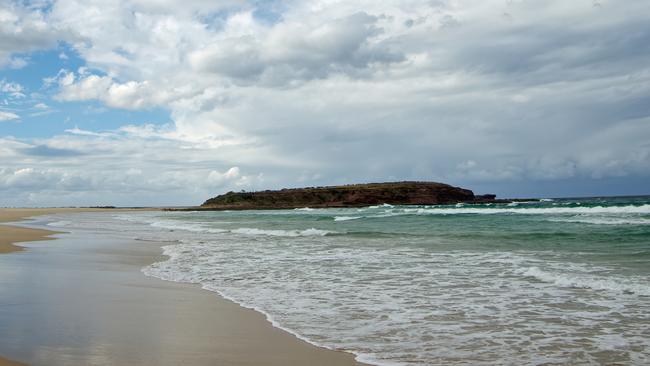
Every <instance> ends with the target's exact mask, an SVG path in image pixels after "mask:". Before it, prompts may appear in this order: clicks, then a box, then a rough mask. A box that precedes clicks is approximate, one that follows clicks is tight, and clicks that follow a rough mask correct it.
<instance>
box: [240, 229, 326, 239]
mask: <svg viewBox="0 0 650 366" xmlns="http://www.w3.org/2000/svg"><path fill="white" fill-rule="evenodd" d="M230 232H231V233H234V234H242V235H267V236H280V237H298V236H325V235H328V234H335V233H334V232H332V231H327V230H318V229H314V228H311V229H306V230H266V229H257V228H247V227H243V228H239V229H234V230H230Z"/></svg>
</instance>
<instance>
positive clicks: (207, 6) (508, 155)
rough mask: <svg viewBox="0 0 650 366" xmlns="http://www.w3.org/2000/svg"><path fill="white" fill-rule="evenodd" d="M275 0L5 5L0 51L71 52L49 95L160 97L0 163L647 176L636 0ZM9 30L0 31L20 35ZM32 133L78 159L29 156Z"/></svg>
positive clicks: (507, 177) (519, 180)
mask: <svg viewBox="0 0 650 366" xmlns="http://www.w3.org/2000/svg"><path fill="white" fill-rule="evenodd" d="M273 3H274V4H275V5H269V4H271V3H267V2H248V1H226V2H214V1H202V0H190V1H183V2H180V1H172V0H140V1H126V0H125V1H120V2H109V3H107V2H105V1H80V0H79V1H76V0H59V1H55V2H53V3H52V4H51V7H49V8H48V9H47V10H45V9H39V8H36V9H32V10H29V9H27V8H24V7H19V6H18V5H15V4H13V3H12V4H13V5H11V6H9V7H8V9H9V10H6V12H8V13H7V14H9V13H10V14H13V15H11V16H13V18H11V20H10V21H9V22H8V23H7V24H12V25H13V27H14V28H15V27H16V25H20V26H22V27H23V28H25V27H27V28H25V29H28V28H29V29H32V28H33V29H34V32H31V33H30V34H29V37H28V35H27V34H26V33H21V34H20V37H23V38H25V37H27V38H30V37H31V38H33V39H32V40H29V39H28V40H27V41H25V42H26V43H25V47H19V46H17V44H18V43H20V42H17V41H16V42H14V43H12V44H14V46H11V47H7V48H6V51H0V59H5V60H8V59H9V57H14V55H15V54H19V53H20V52H28V51H29V50H32V49H37V48H47V47H51V45H52V44H53V43H52V42H53V41H52V37H54V38H56V39H57V40H61V41H66V42H67V44H69V45H70V47H71V48H73V49H74V54H75V55H77V54H78V55H79V57H81V58H82V59H83V60H84V61H85V63H86V65H85V66H84V68H82V69H78V70H61V71H60V72H59V73H58V74H57V75H52V76H51V77H50V78H47V79H46V80H45V81H44V83H45V86H46V89H47V90H52V92H53V93H55V95H56V96H55V99H56V101H58V102H74V101H99V102H101V103H103V104H104V105H105V106H106V107H110V108H119V109H125V110H143V109H150V108H162V109H164V110H167V111H168V112H169V115H170V118H171V120H172V123H169V124H166V125H164V126H160V125H158V126H156V125H154V124H149V123H150V122H152V121H123V122H122V127H121V128H113V129H111V130H107V129H106V128H104V127H103V126H94V130H93V131H89V130H84V129H80V128H73V129H70V128H69V126H65V128H66V129H67V131H66V133H65V134H62V135H58V136H51V137H49V138H43V139H40V140H34V139H32V140H28V139H26V140H24V141H23V142H24V143H26V144H28V149H27V150H21V149H18V148H15V149H13V148H12V149H11V151H12V154H14V155H12V159H11V161H7V160H4V161H3V160H0V163H2V164H5V165H2V166H6V167H9V166H10V167H11V169H13V170H12V173H11V174H14V173H15V172H16V171H18V170H20V169H25V168H29V169H33V173H30V174H31V176H38V175H35V174H37V173H38V172H48V173H47V174H48V176H50V175H56V176H57V177H58V176H61V175H62V174H64V173H67V174H69V175H75V174H76V176H79V177H83V178H80V181H81V182H85V184H87V186H86V188H85V189H87V190H89V192H92V190H98V191H102V192H118V193H112V194H114V195H115V198H116V199H124V200H125V201H128V202H132V200H130V199H127V198H125V197H127V196H128V195H129V194H131V195H132V196H131V197H146V199H147V200H149V199H151V200H152V201H153V200H154V198H153V196H147V195H146V194H145V195H143V193H142V192H147V187H148V189H149V190H150V191H151V192H158V193H159V194H161V195H163V194H162V193H161V192H166V193H165V194H164V196H165V197H174V199H171V198H170V202H171V201H173V202H174V203H183V204H186V203H193V202H201V201H202V200H203V199H204V198H206V197H200V196H201V195H208V196H209V195H212V194H213V193H219V192H218V191H219V190H220V189H235V188H238V187H246V188H247V189H248V188H252V189H255V188H260V189H262V188H274V187H275V188H279V187H282V186H292V185H303V184H330V183H346V182H360V181H379V180H387V179H423V180H441V181H449V182H451V183H454V184H459V185H466V186H469V187H477V188H476V189H477V190H481V189H482V187H495V186H499V185H501V186H503V187H510V188H512V187H515V186H516V185H519V186H520V187H541V186H542V185H543V184H546V183H549V184H551V183H553V182H557V184H561V182H566V181H573V182H578V181H580V182H582V181H584V180H594V181H597V180H600V181H602V182H606V181H607V179H614V178H616V177H630V179H631V180H632V178H634V179H636V180H637V181H644V182H647V181H648V179H650V178H649V177H650V160H649V159H650V158H649V156H650V130H649V128H648V123H649V122H650V107H649V106H650V68H649V66H648V60H649V59H650V49H649V48H648V47H646V46H645V45H646V44H647V43H648V42H649V41H650V31H649V30H648V27H647V24H648V21H650V15H648V14H650V12H648V5H647V1H645V0H629V1H626V2H624V3H614V2H609V1H600V2H598V4H599V5H598V6H592V3H591V2H589V1H587V2H584V1H576V2H566V1H561V0H552V1H547V2H545V4H544V6H541V5H540V4H538V3H535V2H530V1H507V2H504V1H497V0H489V1H481V2H476V1H470V0H459V1H417V0H401V1H399V0H390V1H381V2H378V1H370V0H359V1H353V2H332V1H310V2H293V1H289V2H273ZM504 14H506V16H504ZM30 27H31V28H30ZM39 27H42V29H43V32H41V33H39V31H38V29H40V28H39ZM10 28H11V27H6V29H5V28H3V30H2V31H1V32H5V33H1V32H0V39H3V40H4V38H2V37H8V38H7V39H14V38H16V37H18V36H17V35H16V34H17V33H16V32H15V31H11V32H13V33H11V32H10V31H9V29H10ZM12 29H13V28H12ZM46 30H47V31H50V32H51V33H47V32H46ZM7 32H9V33H11V34H12V35H9V36H6V34H8V33H7ZM46 33H47V34H48V35H47V37H46ZM11 37H14V38H11ZM12 42H13V41H12ZM39 42H41V43H39ZM10 43H11V42H10ZM3 44H4V43H3ZM1 47H4V46H1ZM2 49H3V50H4V49H5V48H2ZM1 52H4V54H2V53H1ZM5 62H6V61H5ZM18 92H19V93H23V92H21V91H18ZM48 104H51V103H49V102H48ZM5 113H10V112H5ZM145 122H146V123H145ZM158 122H161V121H158ZM165 122H167V121H165ZM38 146H47V147H50V148H56V149H68V150H71V151H77V152H81V153H82V155H79V156H75V155H70V156H57V157H56V158H55V157H54V156H47V154H44V156H43V157H44V158H46V159H45V160H47V162H45V161H41V162H35V161H34V156H33V155H29V154H28V153H27V152H28V151H34V150H33V149H34V148H36V147H38ZM23 148H25V147H24V146H23ZM30 149H32V150H30ZM46 164H49V165H46ZM93 164H96V167H97V168H93V169H88V168H87V166H93ZM99 167H101V168H102V169H99ZM235 168H236V170H233V169H235ZM48 169H49V170H48ZM128 172H130V173H128ZM127 173H128V174H127ZM235 173H236V174H235ZM6 174H9V173H6ZM43 174H45V173H43ZM57 174H58V175H57ZM154 176H155V177H154ZM57 182H58V181H57ZM540 182H541V183H540ZM542 183H543V184H542ZM604 184H605V183H603V185H604ZM53 187H63V186H61V185H58V183H57V184H55V185H54V186H53ZM571 187H575V186H571ZM52 189H55V188H52ZM61 189H63V188H61ZM513 189H514V188H513ZM522 189H523V188H522ZM531 189H532V188H531ZM567 189H568V188H567ZM571 189H576V188H571ZM621 189H622V188H621ZM611 190H612V192H613V191H614V190H615V188H611ZM529 191H530V190H527V192H529ZM119 192H123V194H124V196H120V195H121V194H122V193H119ZM69 193H70V192H69ZM540 193H542V192H540ZM578 193H579V192H578ZM618 193H625V192H618ZM70 194H71V195H72V193H70ZM152 194H153V193H152ZM567 194H571V193H567ZM70 197H77V196H68V198H67V199H69V198H70ZM89 197H91V194H90V193H89V195H88V196H84V199H89ZM77 198H78V197H77ZM143 200H145V198H143Z"/></svg>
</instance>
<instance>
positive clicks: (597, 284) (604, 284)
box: [515, 267, 650, 296]
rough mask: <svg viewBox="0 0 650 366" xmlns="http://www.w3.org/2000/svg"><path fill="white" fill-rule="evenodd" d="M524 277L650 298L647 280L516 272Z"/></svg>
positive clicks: (534, 270) (532, 269) (533, 269)
mask: <svg viewBox="0 0 650 366" xmlns="http://www.w3.org/2000/svg"><path fill="white" fill-rule="evenodd" d="M515 272H516V273H518V274H520V275H522V276H528V277H534V278H536V279H538V280H540V281H543V282H548V283H552V284H555V285H557V286H560V287H574V288H584V289H593V290H603V291H612V292H614V293H630V294H638V295H643V296H650V285H649V284H648V282H647V279H646V278H636V277H632V278H629V277H628V278H622V277H612V276H609V277H603V276H598V275H592V274H588V273H576V272H566V271H564V272H559V271H554V272H553V271H544V270H541V269H540V268H539V267H529V268H520V269H518V270H516V271H515Z"/></svg>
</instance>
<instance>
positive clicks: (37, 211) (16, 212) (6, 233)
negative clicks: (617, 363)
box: [0, 208, 101, 254]
mask: <svg viewBox="0 0 650 366" xmlns="http://www.w3.org/2000/svg"><path fill="white" fill-rule="evenodd" d="M100 210H101V209H93V208H0V223H5V222H16V221H21V220H24V219H26V218H28V217H32V216H40V215H49V214H54V213H66V212H69V213H72V212H89V211H92V212H95V211H100ZM53 234H56V232H55V231H50V230H42V229H40V230H39V229H27V228H23V227H16V226H9V225H0V254H3V253H11V252H18V251H21V250H24V248H23V247H21V246H17V245H14V244H16V243H22V242H28V241H37V240H49V239H52V238H49V237H48V236H49V235H53Z"/></svg>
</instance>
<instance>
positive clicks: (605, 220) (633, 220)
mask: <svg viewBox="0 0 650 366" xmlns="http://www.w3.org/2000/svg"><path fill="white" fill-rule="evenodd" d="M549 221H554V222H574V223H580V224H592V225H650V218H643V217H620V216H585V215H583V216H571V217H564V218H553V219H549Z"/></svg>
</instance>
